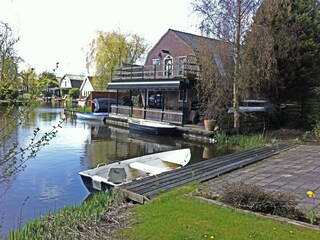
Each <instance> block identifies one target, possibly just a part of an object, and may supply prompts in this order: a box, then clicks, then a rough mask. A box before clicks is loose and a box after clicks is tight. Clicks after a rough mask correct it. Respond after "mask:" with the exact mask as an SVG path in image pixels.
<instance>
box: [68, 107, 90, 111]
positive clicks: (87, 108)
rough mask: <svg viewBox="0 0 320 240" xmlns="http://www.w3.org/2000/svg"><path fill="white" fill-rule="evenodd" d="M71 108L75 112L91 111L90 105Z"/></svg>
mask: <svg viewBox="0 0 320 240" xmlns="http://www.w3.org/2000/svg"><path fill="white" fill-rule="evenodd" d="M72 110H74V111H77V112H91V107H78V108H72Z"/></svg>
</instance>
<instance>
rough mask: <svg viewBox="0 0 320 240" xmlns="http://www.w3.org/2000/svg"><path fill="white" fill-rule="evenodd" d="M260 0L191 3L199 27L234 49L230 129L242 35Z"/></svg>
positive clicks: (236, 112)
mask: <svg viewBox="0 0 320 240" xmlns="http://www.w3.org/2000/svg"><path fill="white" fill-rule="evenodd" d="M260 3H261V0H196V1H195V2H194V3H192V7H193V13H194V14H196V15H197V16H198V17H199V19H200V23H199V29H200V30H201V31H202V33H203V34H206V35H207V36H211V37H215V38H218V39H220V40H222V41H225V42H229V43H231V44H232V45H233V49H234V54H233V56H234V69H233V75H232V76H231V77H232V79H233V107H234V129H235V131H236V132H237V133H239V130H240V114H239V97H240V86H241V78H240V69H241V64H242V62H241V61H242V59H241V53H242V46H243V41H244V37H245V35H246V33H247V31H248V29H249V28H250V25H251V23H252V17H253V16H254V14H255V13H256V11H257V9H258V7H259V6H260Z"/></svg>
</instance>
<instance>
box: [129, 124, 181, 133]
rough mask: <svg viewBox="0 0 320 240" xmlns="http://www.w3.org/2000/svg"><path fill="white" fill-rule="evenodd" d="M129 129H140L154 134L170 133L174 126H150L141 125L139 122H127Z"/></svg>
mask: <svg viewBox="0 0 320 240" xmlns="http://www.w3.org/2000/svg"><path fill="white" fill-rule="evenodd" d="M129 129H130V130H133V131H140V132H144V133H149V134H156V135H171V134H172V133H173V132H174V130H175V128H165V127H161V128H157V127H150V126H142V125H139V124H134V123H129Z"/></svg>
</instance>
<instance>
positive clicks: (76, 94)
mask: <svg viewBox="0 0 320 240" xmlns="http://www.w3.org/2000/svg"><path fill="white" fill-rule="evenodd" d="M69 96H70V97H71V98H78V97H79V96H80V90H79V89H78V88H71V89H70V90H69Z"/></svg>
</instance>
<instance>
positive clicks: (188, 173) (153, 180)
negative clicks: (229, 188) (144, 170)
mask: <svg viewBox="0 0 320 240" xmlns="http://www.w3.org/2000/svg"><path fill="white" fill-rule="evenodd" d="M291 147H292V146H291ZM288 148H290V146H287V145H278V146H277V147H276V148H269V147H264V148H256V149H252V150H247V151H243V152H241V153H234V154H229V155H226V156H222V157H217V158H213V159H210V160H207V161H203V162H199V163H196V164H193V165H189V166H186V167H183V168H180V169H177V170H173V171H170V172H165V173H162V174H159V175H158V176H156V177H148V178H145V179H142V180H139V181H134V182H132V183H128V184H126V185H123V186H121V188H123V189H125V191H127V192H129V193H130V194H128V196H129V197H130V198H131V197H132V198H135V199H137V200H139V201H142V200H141V196H144V197H147V198H148V199H149V198H152V197H155V196H156V195H158V194H159V193H160V192H164V191H168V190H171V189H174V188H177V187H181V186H183V185H185V184H188V183H191V182H193V181H200V182H203V181H207V180H209V179H212V178H214V177H217V176H219V175H221V174H224V173H226V172H230V171H232V170H235V169H238V168H241V167H243V166H246V165H248V164H251V163H255V162H257V161H260V160H262V159H265V158H267V157H270V156H273V155H275V154H278V153H279V152H281V151H284V150H285V149H288ZM132 200H134V199H132Z"/></svg>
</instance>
